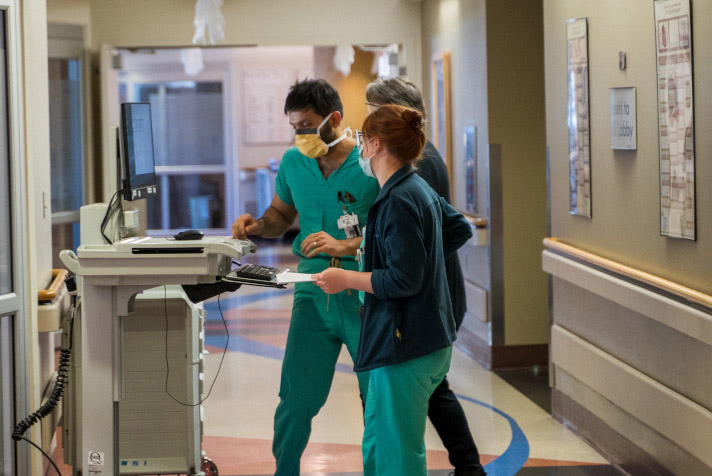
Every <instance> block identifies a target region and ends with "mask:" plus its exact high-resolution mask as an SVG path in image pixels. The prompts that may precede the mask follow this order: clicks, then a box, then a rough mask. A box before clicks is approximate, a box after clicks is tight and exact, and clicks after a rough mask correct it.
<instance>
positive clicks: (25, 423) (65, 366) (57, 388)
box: [12, 301, 76, 476]
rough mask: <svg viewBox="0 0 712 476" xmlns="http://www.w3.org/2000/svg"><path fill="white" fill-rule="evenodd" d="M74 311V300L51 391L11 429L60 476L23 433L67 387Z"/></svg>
mask: <svg viewBox="0 0 712 476" xmlns="http://www.w3.org/2000/svg"><path fill="white" fill-rule="evenodd" d="M75 312H76V301H75V302H74V305H73V309H72V317H71V318H70V326H69V349H61V350H60V351H59V367H58V368H57V380H56V381H55V383H54V388H53V389H52V393H51V394H50V396H49V398H48V399H47V401H46V402H45V404H44V405H42V406H41V407H40V408H39V409H38V410H37V411H35V412H34V413H32V414H30V415H28V416H27V417H25V418H24V419H23V420H22V421H20V422H19V423H18V424H17V425H15V429H14V430H13V431H12V439H13V440H15V441H20V440H24V441H26V442H27V443H29V444H31V445H32V446H34V447H35V448H37V449H38V450H39V451H40V452H41V453H42V454H43V455H44V456H45V458H47V460H49V462H50V463H51V464H52V466H53V467H54V469H55V471H57V474H58V475H59V476H62V473H61V472H60V471H59V468H58V467H57V465H56V464H55V462H54V461H52V458H51V457H50V456H49V455H48V454H47V453H45V452H44V450H43V449H42V448H40V447H39V446H37V445H36V444H35V443H33V442H32V441H31V440H29V439H27V438H25V437H24V436H22V435H24V434H25V433H26V432H27V430H29V429H30V427H31V426H32V425H34V424H35V423H37V422H39V421H40V420H41V419H42V418H44V417H46V416H47V415H49V414H51V413H52V411H53V410H54V409H55V408H56V407H57V405H58V404H59V401H60V400H61V399H62V394H63V393H64V389H65V388H66V387H67V385H68V383H69V366H70V361H71V357H72V344H73V342H72V340H73V336H74V313H75Z"/></svg>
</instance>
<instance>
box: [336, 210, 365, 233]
mask: <svg viewBox="0 0 712 476" xmlns="http://www.w3.org/2000/svg"><path fill="white" fill-rule="evenodd" d="M336 223H337V225H338V227H339V230H344V232H345V233H346V238H356V237H357V236H361V229H360V228H359V227H358V215H356V214H355V213H346V214H344V215H341V216H340V217H339V219H338V220H337V221H336Z"/></svg>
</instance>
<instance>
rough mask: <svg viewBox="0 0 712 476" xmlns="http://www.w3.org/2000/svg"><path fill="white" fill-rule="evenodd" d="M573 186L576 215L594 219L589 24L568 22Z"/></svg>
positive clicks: (572, 203) (583, 20)
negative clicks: (589, 88) (592, 215)
mask: <svg viewBox="0 0 712 476" xmlns="http://www.w3.org/2000/svg"><path fill="white" fill-rule="evenodd" d="M566 46H567V48H566V49H567V66H568V67H567V78H568V88H567V89H568V98H567V105H568V118H567V122H568V126H569V185H570V208H569V211H570V213H571V214H572V215H580V216H584V217H588V218H591V144H590V137H591V134H590V129H589V125H590V114H589V99H588V23H587V20H586V18H574V19H571V20H567V22H566Z"/></svg>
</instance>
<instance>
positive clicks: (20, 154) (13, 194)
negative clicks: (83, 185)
mask: <svg viewBox="0 0 712 476" xmlns="http://www.w3.org/2000/svg"><path fill="white" fill-rule="evenodd" d="M0 9H2V10H5V12H6V19H5V20H6V31H5V40H6V54H7V71H6V77H7V91H6V93H7V111H8V114H7V121H8V124H7V129H8V153H9V162H10V164H9V165H10V173H9V176H10V199H11V209H10V212H11V214H12V217H11V226H12V233H11V237H12V253H11V254H12V281H13V292H12V293H10V294H7V295H3V296H2V298H0V314H1V315H11V314H12V315H14V322H13V331H14V336H13V347H14V383H15V395H14V403H15V408H14V410H15V419H16V420H18V419H20V418H23V417H24V415H26V414H28V413H29V406H30V404H31V401H30V398H29V396H31V395H33V393H34V392H33V389H32V388H31V387H32V386H33V385H32V384H33V382H32V379H31V378H30V375H32V368H31V367H32V364H33V361H32V358H31V355H32V354H33V352H32V351H31V349H33V348H34V347H35V346H36V344H35V342H34V336H33V335H32V333H31V332H30V328H31V326H30V325H29V323H28V321H29V319H30V315H29V312H28V311H29V309H31V308H32V307H31V304H32V303H31V301H30V299H31V297H30V296H29V282H28V279H27V276H26V274H25V270H26V269H27V267H28V263H29V259H28V256H29V249H28V241H27V240H24V239H23V236H24V235H25V233H27V232H28V228H27V226H28V223H27V213H28V209H27V199H26V189H27V177H26V174H25V166H26V161H25V142H24V136H25V134H24V129H25V127H24V113H23V105H24V101H23V98H24V97H23V82H22V78H23V74H22V71H23V63H22V36H21V32H22V28H21V25H22V22H21V12H20V5H19V1H17V0H0ZM34 434H35V435H36V434H39V432H38V431H37V430H35V432H34ZM15 448H16V453H15V455H16V460H15V470H16V472H17V474H31V468H32V456H33V455H32V454H31V452H30V451H31V450H32V448H31V446H30V445H16V447H15Z"/></svg>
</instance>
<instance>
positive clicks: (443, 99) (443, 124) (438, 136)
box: [431, 51, 454, 194]
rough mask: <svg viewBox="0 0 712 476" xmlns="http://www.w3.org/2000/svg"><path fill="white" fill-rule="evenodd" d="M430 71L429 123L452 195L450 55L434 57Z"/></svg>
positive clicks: (446, 53)
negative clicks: (443, 163) (430, 104)
mask: <svg viewBox="0 0 712 476" xmlns="http://www.w3.org/2000/svg"><path fill="white" fill-rule="evenodd" d="M432 69H433V70H432V80H431V81H432V86H431V88H432V101H433V102H432V104H433V112H434V114H433V115H434V117H433V118H432V121H431V122H432V124H433V130H432V133H433V142H434V144H435V147H436V148H437V149H438V152H440V155H441V156H442V157H443V160H444V161H445V165H446V166H447V171H448V177H449V179H450V193H451V194H454V188H453V170H452V160H453V158H452V157H453V150H452V89H451V84H450V53H449V52H447V51H445V52H443V53H440V54H437V55H434V56H433V65H432Z"/></svg>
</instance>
